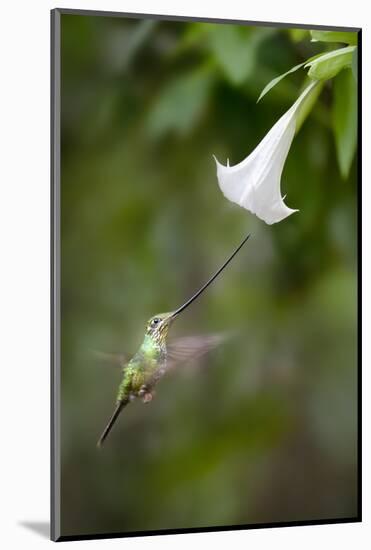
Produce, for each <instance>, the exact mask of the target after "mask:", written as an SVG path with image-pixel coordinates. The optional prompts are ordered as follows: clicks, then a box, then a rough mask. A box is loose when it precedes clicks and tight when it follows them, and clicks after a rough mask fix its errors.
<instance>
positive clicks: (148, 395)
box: [138, 384, 154, 403]
mask: <svg viewBox="0 0 371 550" xmlns="http://www.w3.org/2000/svg"><path fill="white" fill-rule="evenodd" d="M138 396H139V397H141V398H142V401H143V403H149V402H150V401H152V399H153V396H154V392H153V391H152V392H151V391H150V390H149V388H148V386H146V385H145V384H143V386H142V387H141V388H140V390H139V392H138Z"/></svg>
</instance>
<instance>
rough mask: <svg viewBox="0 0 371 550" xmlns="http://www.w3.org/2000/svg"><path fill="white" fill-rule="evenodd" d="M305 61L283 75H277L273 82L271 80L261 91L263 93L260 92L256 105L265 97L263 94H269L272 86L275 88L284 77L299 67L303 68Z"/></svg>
mask: <svg viewBox="0 0 371 550" xmlns="http://www.w3.org/2000/svg"><path fill="white" fill-rule="evenodd" d="M305 63H306V61H304V62H303V63H299V65H295V67H292V68H291V69H289V70H288V71H286V72H285V73H283V74H281V75H279V76H276V78H273V80H271V81H270V82H268V84H267V85H266V86H265V88H264V89H263V91H262V92H261V94H260V96H259V97H258V100H257V102H256V103H259V101H260V100H261V99H262V98H263V97H264V96H265V94H267V93H268V92H269V90H271V89H272V88H274V86H276V84H278V83H279V82H281V80H282V79H283V78H285V76H287V75H289V74H291V73H294V72H295V71H297V70H298V69H300V67H303V66H304V65H305Z"/></svg>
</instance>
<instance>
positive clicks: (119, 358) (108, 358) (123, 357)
mask: <svg viewBox="0 0 371 550" xmlns="http://www.w3.org/2000/svg"><path fill="white" fill-rule="evenodd" d="M91 353H92V354H93V355H94V358H95V359H96V360H97V361H99V362H101V363H105V364H106V365H112V366H114V367H120V368H123V367H124V366H125V364H126V363H127V362H128V361H129V359H130V356H129V354H128V353H107V352H105V351H97V350H91Z"/></svg>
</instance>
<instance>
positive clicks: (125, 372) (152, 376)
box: [97, 234, 250, 447]
mask: <svg viewBox="0 0 371 550" xmlns="http://www.w3.org/2000/svg"><path fill="white" fill-rule="evenodd" d="M249 237H250V234H249V235H247V237H245V238H244V240H243V241H242V242H241V243H240V244H239V246H238V247H237V248H236V249H235V250H234V252H233V253H232V254H231V255H230V256H229V258H228V259H227V260H226V261H225V262H224V263H223V265H222V266H221V267H220V268H219V269H218V270H217V271H216V272H215V273H214V275H212V277H210V279H209V280H208V281H207V282H206V283H205V284H204V285H203V286H202V287H201V288H200V289H199V290H198V291H197V292H196V293H195V294H193V296H191V298H189V299H188V300H187V301H186V302H185V303H184V304H183V305H181V306H180V307H178V308H177V309H176V310H175V311H170V312H167V313H158V314H157V315H154V316H153V317H151V318H150V319H149V321H148V322H147V325H146V330H145V334H144V339H143V342H142V344H141V346H140V348H139V350H138V351H137V352H136V354H135V355H134V356H133V357H132V358H131V359H130V360H129V361H128V362H125V361H124V356H123V355H121V356H119V361H120V363H121V367H122V380H121V383H120V385H119V389H118V393H117V398H116V406H115V409H114V411H113V414H112V416H111V418H110V419H109V421H108V424H107V426H106V427H105V429H104V430H103V433H102V435H101V436H100V438H99V440H98V443H97V446H98V447H101V446H102V445H103V443H104V441H105V439H106V438H107V436H108V434H109V433H110V431H111V429H112V427H113V425H114V424H115V422H116V420H117V419H118V417H119V415H120V413H121V412H122V410H123V409H124V408H125V407H126V406H127V405H128V404H129V403H130V402H131V401H133V400H134V399H136V398H141V399H142V400H143V402H144V403H149V402H150V401H151V400H152V397H153V390H154V387H155V386H156V384H157V383H158V381H159V380H160V379H161V378H162V377H163V376H164V374H165V373H166V372H167V371H168V370H169V369H170V368H171V367H173V366H175V365H177V364H178V363H180V362H184V361H187V360H191V359H195V358H198V357H200V356H202V355H204V354H205V353H207V352H208V351H210V350H211V349H213V348H214V347H216V346H217V345H219V344H220V343H221V342H222V341H223V340H224V336H223V335H221V334H209V335H201V336H186V337H183V338H178V339H177V340H175V341H174V342H173V343H169V342H167V336H168V332H169V329H170V327H171V325H172V323H173V322H174V320H175V319H176V318H177V317H178V316H179V314H180V313H182V312H183V311H184V310H185V309H186V308H188V307H189V306H190V305H191V304H192V303H193V302H194V301H195V300H196V299H197V298H198V297H199V296H200V295H201V294H202V293H203V292H204V291H205V290H206V289H207V287H208V286H210V285H211V283H212V282H213V281H214V280H215V279H216V278H217V277H218V275H219V274H220V273H221V272H222V271H223V270H224V269H225V268H226V267H227V265H228V264H229V263H230V261H231V260H232V259H233V258H234V257H235V256H236V254H237V253H238V252H239V250H240V249H241V248H242V246H243V245H244V244H245V243H246V241H247V240H248V238H249ZM107 356H108V355H107ZM111 358H112V356H111Z"/></svg>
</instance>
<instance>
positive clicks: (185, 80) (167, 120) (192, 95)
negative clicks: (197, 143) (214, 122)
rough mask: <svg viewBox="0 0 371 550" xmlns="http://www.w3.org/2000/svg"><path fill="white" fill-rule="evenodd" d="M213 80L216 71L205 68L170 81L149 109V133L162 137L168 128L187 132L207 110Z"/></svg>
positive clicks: (182, 132)
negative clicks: (213, 72) (212, 71)
mask: <svg viewBox="0 0 371 550" xmlns="http://www.w3.org/2000/svg"><path fill="white" fill-rule="evenodd" d="M212 83H213V75H212V73H210V71H209V70H208V69H205V68H202V69H201V70H198V71H193V72H190V73H188V74H186V75H182V76H181V77H177V78H175V79H174V80H172V81H171V82H169V83H168V84H167V85H166V87H165V88H164V89H163V90H162V92H161V94H160V95H159V96H158V97H157V99H156V100H155V102H154V105H153V107H152V110H151V111H150V113H149V116H148V119H147V128H148V131H149V134H150V135H151V136H152V137H160V136H162V135H163V134H165V133H166V132H168V131H175V132H176V133H178V134H181V135H185V134H187V133H188V132H189V131H190V130H191V129H192V128H193V127H194V125H195V124H196V123H197V122H198V120H199V118H200V116H201V115H202V112H203V111H204V108H205V106H206V103H207V99H208V96H209V91H210V88H211V85H212Z"/></svg>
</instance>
